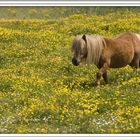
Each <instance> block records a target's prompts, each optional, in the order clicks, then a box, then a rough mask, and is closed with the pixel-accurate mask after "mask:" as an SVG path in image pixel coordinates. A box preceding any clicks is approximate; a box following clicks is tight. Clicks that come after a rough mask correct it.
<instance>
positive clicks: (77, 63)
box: [72, 57, 80, 66]
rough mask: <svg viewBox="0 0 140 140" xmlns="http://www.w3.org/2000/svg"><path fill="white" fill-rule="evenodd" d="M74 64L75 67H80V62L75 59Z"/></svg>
mask: <svg viewBox="0 0 140 140" xmlns="http://www.w3.org/2000/svg"><path fill="white" fill-rule="evenodd" d="M72 63H73V65H74V66H78V65H79V64H80V62H79V61H78V60H77V59H76V58H75V57H73V58H72Z"/></svg>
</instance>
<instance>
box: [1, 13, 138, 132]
mask: <svg viewBox="0 0 140 140" xmlns="http://www.w3.org/2000/svg"><path fill="white" fill-rule="evenodd" d="M117 14H118V15H119V13H117ZM117 14H115V15H114V14H109V15H106V16H104V17H103V16H84V15H73V16H71V17H67V18H65V19H62V20H61V21H60V20H1V21H0V27H1V28H0V30H1V32H0V37H1V41H0V52H1V53H0V75H1V80H0V120H1V121H0V133H46V134H47V133H80V134H81V133H92V134H94V133H139V132H140V127H139V124H140V115H139V113H140V109H139V106H140V102H139V101H140V75H139V74H140V70H139V69H138V70H134V69H132V68H130V67H129V66H127V67H125V68H121V69H109V70H108V76H109V84H105V83H104V81H103V79H102V80H101V86H99V87H95V86H93V83H94V81H95V77H96V72H97V68H96V67H95V66H86V65H81V66H79V67H75V66H73V65H72V63H71V57H72V53H71V50H70V47H71V43H72V40H73V38H74V35H76V34H85V33H86V34H94V33H98V34H100V35H104V36H109V37H112V36H113V35H116V34H117V33H119V32H123V31H128V29H129V31H134V32H137V33H139V26H138V22H140V21H139V19H140V18H139V17H140V16H139V15H137V16H136V15H135V14H133V13H131V14H130V13H129V14H130V17H127V18H129V19H130V20H131V23H130V22H126V21H127V19H126V17H121V16H120V18H119V19H117V20H114V16H118V15H117ZM118 17H119V16H118ZM104 19H105V20H104ZM101 21H102V22H101ZM120 21H121V22H120ZM124 23H126V24H124ZM83 24H84V26H83ZM108 25H109V28H105V27H107V26H108Z"/></svg>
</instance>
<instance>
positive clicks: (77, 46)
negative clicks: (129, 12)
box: [72, 32, 140, 85]
mask: <svg viewBox="0 0 140 140" xmlns="http://www.w3.org/2000/svg"><path fill="white" fill-rule="evenodd" d="M72 51H73V52H74V54H73V57H72V63H73V65H75V66H78V65H80V63H81V62H84V63H86V64H95V65H96V66H97V68H98V69H99V70H98V72H97V74H96V82H95V84H96V85H100V79H101V77H103V79H104V81H105V83H108V76H107V69H108V68H121V67H125V66H126V65H130V66H131V67H133V68H139V66H140V35H139V34H136V33H131V32H124V33H121V34H119V35H117V36H116V37H113V38H106V37H102V36H99V35H78V36H76V37H75V38H74V40H73V43H72Z"/></svg>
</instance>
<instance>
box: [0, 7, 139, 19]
mask: <svg viewBox="0 0 140 140" xmlns="http://www.w3.org/2000/svg"><path fill="white" fill-rule="evenodd" d="M116 11H120V12H122V13H125V12H128V11H129V12H135V13H138V12H140V8H139V7H0V18H6V19H50V18H51V19H52V18H63V17H67V16H70V15H73V14H87V15H105V14H108V13H111V12H116Z"/></svg>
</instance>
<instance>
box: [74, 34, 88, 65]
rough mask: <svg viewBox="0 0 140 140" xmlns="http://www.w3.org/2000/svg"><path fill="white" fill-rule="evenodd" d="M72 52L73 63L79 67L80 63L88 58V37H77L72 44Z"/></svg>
mask: <svg viewBox="0 0 140 140" xmlns="http://www.w3.org/2000/svg"><path fill="white" fill-rule="evenodd" d="M72 51H73V52H74V55H73V58H72V63H73V65H75V66H78V65H79V64H80V62H81V61H82V60H83V59H85V58H86V57H87V40H86V35H83V36H77V37H76V38H75V39H74V41H73V44H72Z"/></svg>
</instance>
